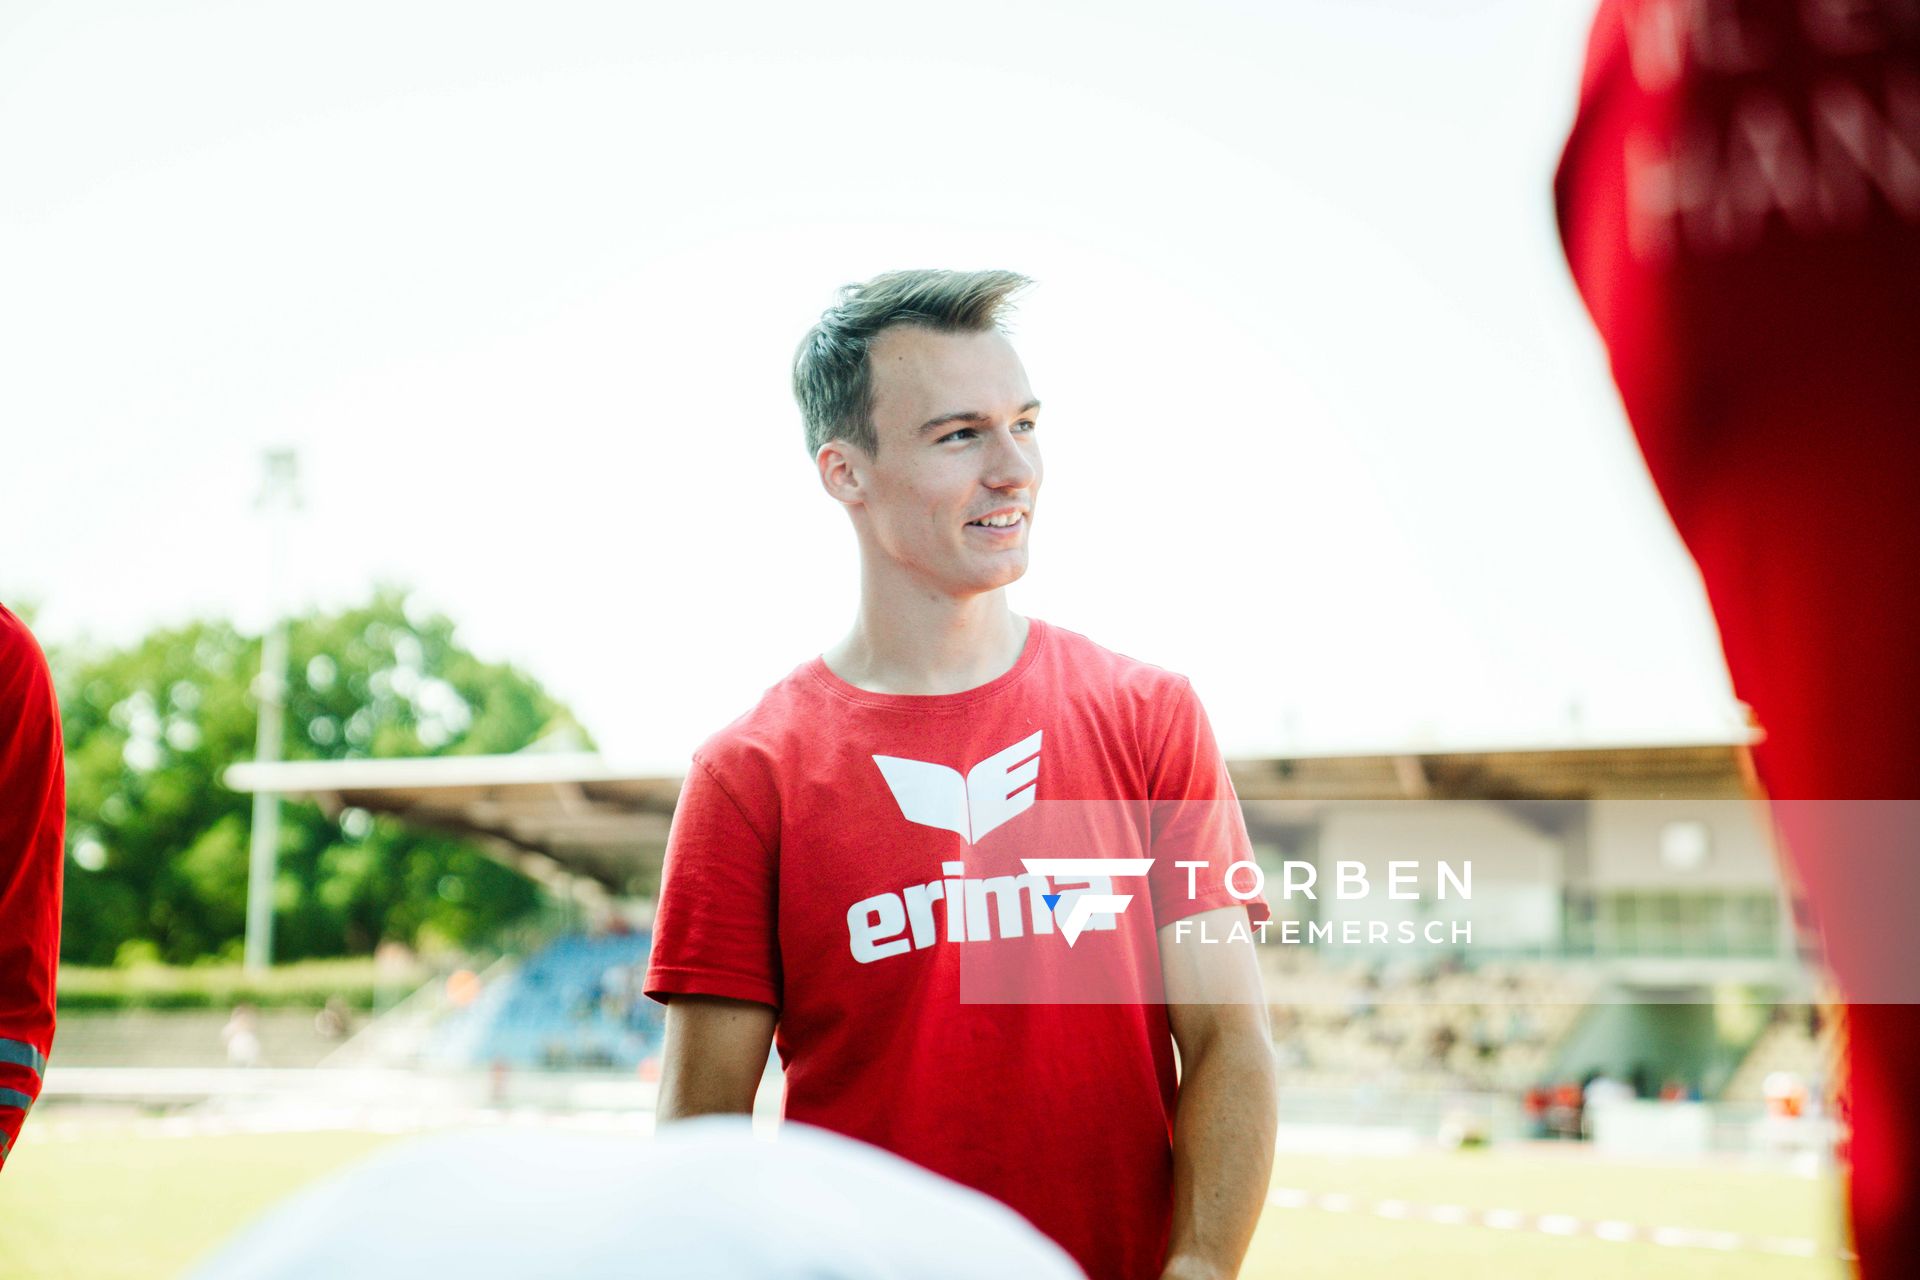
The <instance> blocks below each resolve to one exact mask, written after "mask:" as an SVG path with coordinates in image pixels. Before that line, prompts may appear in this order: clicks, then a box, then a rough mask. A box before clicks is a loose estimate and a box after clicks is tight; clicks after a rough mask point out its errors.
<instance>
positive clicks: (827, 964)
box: [646, 271, 1275, 1280]
mask: <svg viewBox="0 0 1920 1280" xmlns="http://www.w3.org/2000/svg"><path fill="white" fill-rule="evenodd" d="M1025 283H1026V281H1025V280H1024V279H1022V278H1021V277H1019V276H1017V275H1014V274H1012V273H1011V272H1003V271H985V272H973V273H960V272H946V271H913V272H897V273H893V274H890V275H884V276H880V277H878V278H876V279H874V280H871V281H868V282H867V283H866V284H863V285H855V286H849V287H848V288H846V289H845V290H843V291H842V296H841V300H840V302H839V303H838V304H837V305H836V306H835V307H834V308H832V309H831V310H829V311H828V312H827V313H826V315H825V316H823V317H822V318H821V321H820V323H819V324H818V325H817V326H816V327H815V328H814V329H813V330H812V331H811V332H810V333H809V334H808V335H807V337H806V339H805V340H804V341H803V342H802V344H801V346H800V350H799V352H798V354H797V356H796V359H795V366H794V389H795V396H796V398H797V399H798V401H799V403H800V407H801V411H802V415H803V417H804V419H805V423H806V433H807V445H808V450H809V452H810V454H811V455H812V457H813V459H814V462H815V465H816V467H817V468H818V472H819V477H820V482H821V485H822V486H823V487H824V488H825V489H826V491H827V493H828V495H829V496H831V497H832V498H833V499H834V500H835V501H837V502H839V503H841V504H842V505H843V506H844V507H845V508H846V510H847V514H848V516H849V517H850V518H851V520H852V522H853V527H854V532H855V535H856V537H857V539H858V541H859V545H860V558H861V599H860V609H859V613H858V616H857V618H856V620H855V623H854V626H853V629H852V631H851V632H849V633H848V635H847V636H846V637H845V638H844V639H843V640H841V641H840V643H839V644H837V645H835V646H834V647H833V648H831V649H829V650H827V651H826V652H825V653H823V654H821V655H820V656H819V657H816V658H813V659H811V660H809V661H807V662H805V663H803V664H801V665H800V666H799V667H797V668H795V669H794V671H793V672H792V673H791V674H789V675H788V676H787V677H786V678H785V679H783V680H782V681H780V683H778V684H777V685H775V686H773V687H772V688H771V689H769V690H768V691H767V692H766V694H765V695H764V696H763V697H762V698H761V700H760V702H759V703H758V705H756V706H755V707H754V708H753V709H752V710H751V711H749V712H747V713H746V714H745V715H743V716H741V717H740V718H739V719H738V720H736V721H734V722H733V723H732V724H731V725H729V726H727V727H726V728H725V729H723V730H721V731H720V732H719V733H717V734H715V735H714V736H713V737H711V738H710V739H708V740H707V742H706V743H705V744H703V745H702V746H701V747H700V748H699V750H698V751H697V752H696V753H695V754H694V760H693V768H692V770H691V772H690V773H689V776H688V778H687V782H686V785H685V787H684V789H683V790H682V792H681V796H680V801H679V805H678V807H677V809H676V810H675V814H674V821H673V828H672V834H671V835H670V837H669V840H668V846H667V857H666V868H665V876H664V882H663V885H662V889H661V895H660V905H659V913H658V917H657V919H656V922H655V932H654V941H653V956H652V962H651V966H650V968H649V971H648V974H647V980H646V991H647V994H648V995H650V996H653V997H655V998H656V999H660V1000H664V1001H667V1002H669V1003H668V1010H667V1046H666V1054H665V1065H664V1068H663V1072H662V1078H661V1089H660V1104H659V1108H660V1111H659V1113H660V1117H661V1119H662V1120H663V1121H670V1120H675V1119H678V1118H680V1117H683V1116H691V1115H697V1114H702V1113H709V1112H728V1111H732V1112H744V1111H748V1110H750V1109H751V1107H752V1104H753V1097H754V1092H755V1087H756V1085H757V1084H758V1082H759V1080H760V1076H761V1072H762V1069H763V1067H764V1066H765V1063H766V1057H767V1049H768V1045H769V1043H770V1042H772V1041H777V1044H778V1046H779V1051H780V1056H781V1060H782V1062H783V1064H784V1066H785V1068H786V1097H785V1108H784V1110H785V1115H786V1117H787V1118H788V1119H790V1120H795V1121H804V1122H807V1123H811V1124H815V1125H819V1126H822V1127H824V1128H828V1129H833V1130H836V1131H838V1132H841V1133H844V1134H848V1135H850V1136H852V1137H855V1138H860V1139H863V1140H865V1141H868V1142H871V1143H874V1144H875V1145H878V1146H880V1147H884V1148H886V1149H888V1150H891V1151H893V1152H896V1153H898V1154H900V1155H902V1156H905V1157H907V1158H908V1159H911V1160H914V1161H916V1162H918V1163H920V1164H921V1165H924V1166H925V1167H927V1168H929V1169H932V1170H934V1171H935V1172H937V1173H941V1174H944V1175H946V1176H948V1177H950V1178H953V1179H955V1180H956V1181H958V1182H961V1183H965V1184H967V1185H970V1186H973V1187H976V1188H978V1189H980V1190H982V1191H985V1192H987V1193H988V1194H990V1195H993V1196H995V1197H997V1198H998V1199H1000V1200H1002V1201H1003V1202H1005V1203H1006V1204H1008V1205H1011V1206H1012V1207H1013V1208H1015V1209H1017V1210H1018V1211H1020V1212H1021V1213H1023V1214H1025V1215H1026V1216H1027V1218H1028V1219H1030V1220H1031V1221H1032V1222H1033V1223H1034V1224H1035V1225H1036V1226H1038V1227H1039V1228H1040V1229H1041V1230H1042V1231H1044V1232H1046V1233H1047V1234H1048V1235H1050V1236H1052V1237H1053V1238H1054V1239H1056V1240H1058V1241H1059V1242H1060V1243H1061V1245H1063V1246H1064V1247H1065V1248H1066V1249H1067V1250H1068V1252H1070V1253H1071V1254H1073V1256H1074V1257H1075V1258H1076V1259H1077V1260H1078V1261H1079V1263H1080V1264H1081V1265H1082V1266H1084V1267H1085V1268H1086V1269H1087V1271H1088V1273H1089V1274H1090V1275H1091V1276H1093V1277H1095V1278H1096V1280H1152V1278H1153V1277H1157V1276H1166V1277H1186V1276H1193V1277H1201V1276H1206V1277H1223V1276H1231V1275H1233V1274H1235V1273H1236V1272H1237V1270H1238V1268H1239V1265H1240V1262H1241V1259H1242V1257H1243V1255H1244V1254H1245V1251H1246V1248H1247V1244H1248V1241H1249V1240H1250V1238H1251V1236H1252V1233H1253V1229H1254V1226H1255V1224H1256V1222H1257V1221H1258V1218H1259V1214H1260V1209H1261V1206H1262V1204H1263V1202H1264V1199H1265V1195H1266V1190H1267V1182H1268V1178H1269V1176H1270V1173H1271V1168H1272V1159H1273V1137H1274V1122H1275V1102H1274V1085H1275V1080H1274V1066H1273V1059H1272V1051H1271V1044H1270V1040H1269V1035H1268V1029H1267V1018H1266V1007H1265V1002H1264V999H1263V997H1262V994H1261V991H1260V980H1259V975H1258V970H1257V967H1256V965H1255V963H1254V956H1253V949H1252V946H1251V945H1250V944H1249V943H1248V942H1247V941H1246V931H1247V928H1248V925H1249V912H1251V913H1252V917H1251V918H1252V920H1254V921H1258V920H1263V919H1265V918H1266V917H1267V909H1266V905H1265V903H1264V902H1262V901H1261V900H1260V898H1259V897H1258V895H1257V894H1256V893H1254V892H1253V883H1252V876H1251V873H1250V872H1246V871H1244V870H1243V871H1242V873H1241V874H1240V875H1239V876H1238V878H1237V879H1234V878H1229V867H1230V864H1231V863H1233V862H1235V861H1239V860H1244V859H1250V858H1251V845H1250V843H1249V841H1248V838H1247V832H1246V828H1245V825H1244V822H1243V820H1242V818H1241V815H1240V812H1239V808H1238V804H1237V801H1236V799H1235V797H1234V795H1233V788H1232V784H1231V783H1230V782H1229V781H1228V778H1227V774H1226V770H1225V767H1224V764H1223V762H1222V760H1221V757H1220V753H1219V750H1218V748H1217V746H1216V745H1215V742H1214V738H1213V734H1212V731H1211V729H1210V727H1209V725H1208V723H1207V718H1206V715H1205V713H1204V711H1203V710H1202V709H1201V707H1200V704H1199V702H1198V700H1197V699H1196V698H1195V697H1194V694H1193V690H1192V688H1191V686H1190V685H1189V684H1188V682H1187V681H1186V680H1185V679H1184V678H1183V677H1181V676H1178V675H1174V674H1172V673H1170V672H1167V671H1164V670H1162V669H1160V668H1158V667H1154V666H1151V665H1149V664H1147V663H1144V662H1138V661H1135V660H1133V659H1131V658H1127V657H1123V656H1121V655H1119V654H1116V653H1113V652H1110V651H1109V650H1106V649H1103V648H1101V647H1100V646H1099V645H1097V644H1095V643H1093V642H1092V641H1091V640H1088V639H1086V638H1085V637H1083V636H1080V635H1076V634H1075V633H1073V632H1071V631H1068V630H1065V629H1064V628H1061V627H1057V626H1052V625H1049V624H1048V623H1045V622H1043V621H1041V620H1039V619H1036V618H1023V617H1020V616H1017V615H1015V614H1014V613H1012V612H1011V611H1010V610H1009V609H1008V607H1007V601H1006V592H1005V588H1006V586H1007V584H1008V583H1011V582H1013V581H1014V580H1015V579H1017V578H1019V577H1020V576H1021V575H1022V574H1023V573H1024V572H1025V571H1026V567H1027V552H1028V537H1029V529H1030V526H1031V524H1032V521H1033V518H1034V504H1035V499H1036V497H1037V495H1038V493H1039V489H1040V480H1041V464H1040V448H1039V442H1038V438H1037V421H1038V415H1039V408H1040V405H1039V401H1038V400H1037V399H1035V398H1034V395H1033V392H1032V390H1031V388H1030V387H1029V386H1028V383H1027V376H1026V372H1025V370H1024V368H1023V367H1022V366H1021V363H1020V360H1019V358H1018V356H1017V355H1015V353H1014V350H1013V347H1012V345H1011V344H1010V343H1009V342H1008V340H1007V338H1006V336H1005V334H1004V333H1003V332H1002V330H1001V328H1000V325H999V321H1000V317H1001V314H1002V312H1003V310H1004V308H1005V306H1006V303H1007V300H1008V298H1009V296H1010V295H1011V294H1012V293H1013V292H1014V291H1015V290H1016V289H1017V288H1019V287H1020V286H1022V285H1024V284H1025ZM1086 858H1102V859H1125V860H1129V861H1130V862H1131V863H1132V865H1131V866H1127V865H1126V864H1125V863H1123V864H1121V866H1120V867H1117V868H1105V869H1100V868H1088V867H1085V866H1080V867H1075V866H1072V865H1062V864H1059V863H1057V862H1056V863H1052V864H1049V863H1047V862H1044V861H1036V860H1043V859H1056V860H1057V859H1086ZM1082 898H1084V899H1085V900H1084V901H1082V900H1081V899H1082ZM1236 925H1237V926H1238V928H1239V930H1240V932H1239V933H1238V934H1237V935H1236V934H1234V933H1233V927H1234V926H1236ZM1235 939H1237V940H1235ZM1176 1045H1177V1046H1178V1049H1179V1070H1178V1073H1177V1074H1176V1067H1175V1059H1174V1052H1173V1051H1174V1048H1175V1046H1176ZM953 1247H954V1248H955V1249H956V1250H965V1248H966V1242H965V1241H964V1240H956V1241H954V1242H953Z"/></svg>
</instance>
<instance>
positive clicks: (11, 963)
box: [0, 605, 66, 1165]
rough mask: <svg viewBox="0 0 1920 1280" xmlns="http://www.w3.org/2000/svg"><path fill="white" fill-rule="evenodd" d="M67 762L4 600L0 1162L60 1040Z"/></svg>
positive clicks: (41, 685)
mask: <svg viewBox="0 0 1920 1280" xmlns="http://www.w3.org/2000/svg"><path fill="white" fill-rule="evenodd" d="M65 830H66V765H65V756H64V755H63V754H62V751H61V743H60V712H59V708H58V706H57V705H56V704H55V702H54V698H53V679H52V677H51V676H50V675H49V674H48V673H47V660H46V658H45V657H43V656H42V655H41V653H40V646H39V645H37V644H35V643H34V640H33V635H32V633H31V632H29V631H28V630H27V627H26V624H25V623H23V622H21V621H20V619H19V618H17V617H15V616H14V615H13V613H12V612H11V611H10V610H8V609H7V608H6V606H4V605H0V1165H4V1164H5V1163H6V1159H7V1152H8V1151H9V1150H10V1149H11V1148H12V1146H13V1142H14V1139H16V1138H18V1137H19V1136H20V1124H21V1122H22V1121H23V1120H25V1119H26V1116H27V1109H28V1108H29V1107H31V1106H32V1105H33V1102H34V1099H36V1098H38V1097H39V1096H40V1077H41V1073H42V1072H44V1071H45V1070H46V1065H47V1053H48V1051H49V1050H51V1049H52V1048H53V995H54V976H55V974H56V972H57V971H58V969H59V964H60V876H61V871H62V868H63V865H64V862H65V858H66V845H65Z"/></svg>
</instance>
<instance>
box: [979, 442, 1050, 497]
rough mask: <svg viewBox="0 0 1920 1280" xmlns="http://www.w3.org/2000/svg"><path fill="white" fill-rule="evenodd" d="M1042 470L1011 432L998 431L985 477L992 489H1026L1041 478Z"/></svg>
mask: <svg viewBox="0 0 1920 1280" xmlns="http://www.w3.org/2000/svg"><path fill="white" fill-rule="evenodd" d="M1039 474H1040V469H1039V467H1038V466H1037V465H1036V462H1035V459H1034V458H1033V457H1032V456H1031V455H1030V454H1029V452H1028V451H1027V450H1026V449H1024V448H1022V447H1021V444H1020V440H1019V438H1018V437H1017V436H1015V435H1014V434H1013V433H1012V432H1011V431H996V432H995V433H994V436H993V453H992V456H991V457H990V458H989V460H988V464H987V474H986V476H985V477H983V479H984V481H985V483H986V485H987V487H988V488H990V489H1025V488H1028V487H1030V486H1031V485H1032V484H1033V482H1034V480H1035V479H1037V478H1038V477H1039Z"/></svg>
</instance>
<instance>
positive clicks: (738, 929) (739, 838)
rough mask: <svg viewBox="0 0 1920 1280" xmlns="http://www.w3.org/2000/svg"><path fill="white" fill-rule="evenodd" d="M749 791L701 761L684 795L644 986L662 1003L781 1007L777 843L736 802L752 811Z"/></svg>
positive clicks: (670, 836) (767, 826)
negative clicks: (685, 999)
mask: <svg viewBox="0 0 1920 1280" xmlns="http://www.w3.org/2000/svg"><path fill="white" fill-rule="evenodd" d="M747 782H748V779H746V778H744V777H734V778H732V779H729V780H728V781H723V780H722V777H721V775H720V774H719V773H717V772H716V771H715V768H714V766H713V764H712V763H711V762H709V761H708V760H707V759H705V758H704V757H702V756H699V755H696V756H695V757H694V760H693V768H692V769H691V770H690V771H689V772H688V774H687V780H686V783H685V785H683V786H682V787H681V789H680V800H679V803H678V804H676V805H675V806H674V810H673V825H672V826H671V827H670V828H669V829H668V832H667V853H666V861H665V865H664V866H663V868H662V871H661V877H660V904H659V910H658V911H657V912H656V913H655V915H654V924H653V954H652V957H651V959H650V961H649V963H648V966H647V979H646V986H645V990H646V993H647V994H648V995H649V996H652V997H653V998H654V999H655V1000H658V1001H660V1002H661V1003H663V1004H664V1003H666V1002H667V1001H669V1000H670V999H671V998H672V997H674V996H677V995H705V996H726V997H729V998H731V999H734V1000H753V1001H757V1002H759V1003H760V1004H765V1005H771V1006H773V1007H774V1008H776V1009H778V1008H779V1007H780V990H781V974H780V944H779V929H778V905H779V903H778V893H777V886H778V871H777V868H778V861H777V859H776V857H775V853H776V851H775V849H774V848H773V841H774V840H775V839H776V838H777V837H776V834H775V832H774V830H773V829H772V824H771V823H768V822H766V821H764V820H762V821H761V822H760V823H758V824H756V823H755V822H754V821H752V820H750V819H749V818H748V810H747V808H745V807H743V805H742V803H741V800H740V799H739V798H737V797H741V796H744V797H745V798H746V799H747V800H748V801H749V803H751V801H752V799H753V795H752V793H751V789H750V788H749V787H748V786H747V785H746V783H747Z"/></svg>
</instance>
